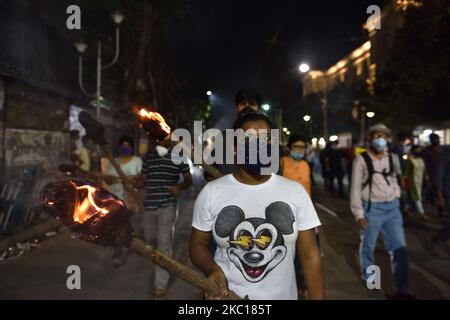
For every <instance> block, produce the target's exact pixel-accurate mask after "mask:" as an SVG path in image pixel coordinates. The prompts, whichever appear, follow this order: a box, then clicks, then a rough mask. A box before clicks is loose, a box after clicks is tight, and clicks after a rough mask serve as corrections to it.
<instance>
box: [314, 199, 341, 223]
mask: <svg viewBox="0 0 450 320" xmlns="http://www.w3.org/2000/svg"><path fill="white" fill-rule="evenodd" d="M314 205H315V206H317V207H318V208H320V209H321V210H323V211H325V212H326V213H328V214H331V215H332V216H333V217H335V218H336V219H338V220H341V218H339V216H338V215H337V214H336V212H334V211H332V210H330V209H328V208H327V207H325V206H324V205H322V204H320V203H318V202H314Z"/></svg>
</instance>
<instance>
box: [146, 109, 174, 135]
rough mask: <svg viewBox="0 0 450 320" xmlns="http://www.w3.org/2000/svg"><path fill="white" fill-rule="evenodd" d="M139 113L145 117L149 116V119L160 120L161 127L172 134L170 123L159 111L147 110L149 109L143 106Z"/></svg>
mask: <svg viewBox="0 0 450 320" xmlns="http://www.w3.org/2000/svg"><path fill="white" fill-rule="evenodd" d="M139 115H140V116H141V117H142V118H144V119H145V118H147V119H149V120H153V121H156V122H158V124H159V126H160V127H161V129H162V130H163V131H164V132H165V133H167V134H170V132H171V129H170V127H169V125H168V124H167V123H166V120H164V118H163V116H162V115H160V114H159V113H158V112H153V111H147V110H145V109H144V108H142V109H141V110H140V111H139Z"/></svg>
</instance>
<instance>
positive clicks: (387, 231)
mask: <svg viewBox="0 0 450 320" xmlns="http://www.w3.org/2000/svg"><path fill="white" fill-rule="evenodd" d="M390 134H391V131H390V129H389V128H387V127H386V126H385V125H383V124H377V125H373V126H372V127H370V128H369V131H368V136H369V142H370V147H369V150H368V151H367V152H364V153H362V154H361V155H360V156H358V157H356V158H355V161H354V164H353V174H352V187H351V197H350V198H351V200H350V206H351V210H352V212H353V214H354V216H355V218H356V221H357V223H358V225H359V227H360V228H361V243H360V251H359V258H360V266H361V278H362V280H363V281H364V283H367V281H368V279H369V277H370V276H371V275H372V273H371V272H370V269H369V267H371V266H372V265H375V260H374V250H375V247H376V244H377V239H378V235H379V233H380V232H381V233H382V234H383V239H384V245H385V248H386V249H387V251H388V252H389V254H390V256H391V261H392V271H393V273H394V277H395V285H396V287H397V292H396V293H395V294H394V295H392V296H389V297H390V298H394V299H414V296H413V295H412V291H411V284H410V276H409V275H410V270H409V261H408V254H407V251H406V239H405V232H404V229H403V217H402V214H401V212H400V204H399V198H400V186H399V184H398V181H397V177H396V174H395V170H394V164H393V158H392V155H391V154H389V153H388V152H387V141H388V139H389V138H390Z"/></svg>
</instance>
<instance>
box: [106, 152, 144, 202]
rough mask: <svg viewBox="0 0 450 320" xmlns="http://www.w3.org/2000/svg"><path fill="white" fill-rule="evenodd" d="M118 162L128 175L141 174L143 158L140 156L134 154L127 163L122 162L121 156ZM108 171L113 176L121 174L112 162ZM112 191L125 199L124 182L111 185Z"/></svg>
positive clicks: (117, 159)
mask: <svg viewBox="0 0 450 320" xmlns="http://www.w3.org/2000/svg"><path fill="white" fill-rule="evenodd" d="M116 162H117V164H119V165H120V168H121V169H122V171H123V173H124V174H125V175H126V176H137V175H140V174H141V170H142V159H141V158H140V157H136V156H133V158H132V159H131V160H130V161H128V162H127V163H121V161H120V158H116ZM107 173H108V174H109V175H112V176H118V175H119V174H118V173H117V171H116V169H114V167H113V166H112V165H111V164H110V165H109V168H108V172H107ZM111 192H112V193H113V194H115V195H116V196H118V197H119V198H121V199H122V200H123V197H124V189H123V186H122V183H114V184H113V185H111Z"/></svg>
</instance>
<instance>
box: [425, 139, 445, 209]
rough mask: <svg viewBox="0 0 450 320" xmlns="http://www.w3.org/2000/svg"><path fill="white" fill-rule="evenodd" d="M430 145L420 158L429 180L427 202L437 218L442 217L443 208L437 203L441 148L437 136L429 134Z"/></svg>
mask: <svg viewBox="0 0 450 320" xmlns="http://www.w3.org/2000/svg"><path fill="white" fill-rule="evenodd" d="M429 138H430V145H429V146H428V147H426V148H425V149H424V150H423V152H422V158H423V160H424V161H425V166H426V168H427V172H428V176H429V178H430V187H429V188H428V191H427V195H426V196H427V197H426V198H427V200H428V201H429V202H430V203H431V204H432V205H434V206H435V207H436V208H437V211H438V215H439V217H442V216H443V215H444V211H445V209H444V206H442V203H438V202H437V196H438V183H437V180H438V176H437V170H438V167H439V158H440V156H441V154H442V147H441V145H440V138H439V136H438V135H437V134H435V133H432V134H430V137H429Z"/></svg>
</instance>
